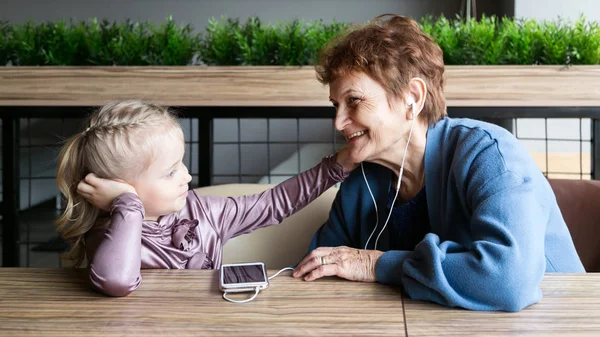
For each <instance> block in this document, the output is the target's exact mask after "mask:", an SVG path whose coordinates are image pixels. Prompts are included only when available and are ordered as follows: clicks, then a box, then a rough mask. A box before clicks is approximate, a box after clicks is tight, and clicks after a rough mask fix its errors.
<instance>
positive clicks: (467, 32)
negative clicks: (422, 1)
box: [0, 16, 600, 65]
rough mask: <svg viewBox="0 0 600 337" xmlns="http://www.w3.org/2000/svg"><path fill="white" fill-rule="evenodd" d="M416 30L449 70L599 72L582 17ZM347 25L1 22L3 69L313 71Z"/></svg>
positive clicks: (589, 26) (590, 27)
mask: <svg viewBox="0 0 600 337" xmlns="http://www.w3.org/2000/svg"><path fill="white" fill-rule="evenodd" d="M419 24H420V26H421V29H422V30H423V31H424V32H426V33H428V34H429V35H431V36H432V38H433V39H434V40H435V41H436V42H437V43H438V45H439V46H440V47H441V49H442V50H443V52H444V62H445V63H446V64H447V65H465V64H523V65H527V64H563V65H571V64H600V25H599V23H598V22H595V21H591V22H589V21H587V20H586V19H585V18H584V17H583V16H582V17H580V18H579V19H578V20H577V21H575V22H574V23H571V22H568V21H565V20H561V19H558V20H555V21H536V20H533V19H512V18H506V17H504V18H497V17H495V16H491V17H486V16H484V17H482V18H481V19H480V20H475V19H470V20H465V19H463V18H461V17H459V16H457V17H455V18H453V19H448V18H446V17H444V16H440V17H438V18H435V19H434V18H433V17H431V16H429V17H425V18H423V19H422V20H420V22H419ZM347 27H348V24H347V23H342V22H332V23H324V22H323V21H322V20H319V21H312V22H306V21H301V20H293V21H291V22H276V23H274V24H271V23H268V24H265V23H263V22H261V21H260V19H259V18H257V17H251V18H249V19H248V20H247V21H246V22H244V23H240V21H239V19H231V18H227V17H222V18H220V19H214V18H213V19H210V20H209V23H208V26H207V27H206V31H205V32H204V34H197V33H194V30H193V28H192V27H191V26H190V25H187V26H178V25H177V24H175V22H174V21H173V19H172V18H171V17H168V18H167V20H166V22H163V23H161V24H159V25H154V24H152V23H149V22H133V21H131V20H126V21H123V22H109V21H107V20H102V21H98V20H97V19H92V20H88V21H81V22H75V21H73V20H71V21H69V22H66V21H58V22H46V23H39V24H37V23H33V22H26V23H24V24H9V23H8V22H0V65H4V64H6V63H7V62H9V61H10V62H11V63H12V64H14V65H186V64H190V63H191V62H194V56H196V55H197V56H198V57H199V60H201V62H203V63H204V64H207V65H307V64H314V62H315V59H316V56H317V55H318V53H319V51H320V50H321V48H323V46H324V45H325V44H326V43H327V42H328V41H329V40H331V39H332V38H333V37H335V36H337V35H338V34H340V33H341V32H343V31H344V30H345V29H346V28H347Z"/></svg>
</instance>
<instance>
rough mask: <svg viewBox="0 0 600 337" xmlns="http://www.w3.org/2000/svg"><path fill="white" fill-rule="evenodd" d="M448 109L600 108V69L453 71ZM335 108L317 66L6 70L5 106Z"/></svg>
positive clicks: (1, 72) (1, 92)
mask: <svg viewBox="0 0 600 337" xmlns="http://www.w3.org/2000/svg"><path fill="white" fill-rule="evenodd" d="M446 79H447V84H446V89H445V92H446V98H447V102H448V106H449V107H458V106H460V107H474V106H479V107H542V106H552V107H563V106H576V107H590V106H597V107H600V66H573V67H570V68H568V69H567V68H565V67H562V66H447V68H446ZM132 98H141V99H148V100H152V101H156V102H158V103H161V104H164V105H170V106H307V107H308V106H329V105H330V103H329V101H328V90H327V88H325V87H323V86H322V85H321V84H320V83H319V82H317V80H316V77H315V72H314V69H313V68H312V67H266V66H248V67H239V66H238V67H153V66H152V67H0V106H97V105H102V104H104V103H105V102H107V101H110V100H121V99H132Z"/></svg>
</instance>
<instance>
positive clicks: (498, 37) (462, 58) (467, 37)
mask: <svg viewBox="0 0 600 337" xmlns="http://www.w3.org/2000/svg"><path fill="white" fill-rule="evenodd" d="M420 26H421V29H422V30H423V31H425V32H426V33H428V34H429V35H430V36H431V37H432V38H433V39H434V40H435V41H436V42H437V43H438V45H439V46H440V47H441V48H442V50H443V51H444V62H445V63H446V64H447V65H454V64H456V65H460V64H565V65H570V64H600V56H599V55H600V27H599V25H598V22H587V21H586V20H585V18H584V17H583V16H582V17H580V18H579V20H578V21H576V22H575V23H574V24H573V23H571V22H568V21H564V20H561V19H558V20H556V21H543V22H538V21H536V20H534V19H511V18H506V17H505V18H502V19H498V18H496V17H494V16H492V17H485V16H484V17H482V18H481V20H480V21H475V20H474V19H470V20H464V19H462V18H461V17H456V18H455V19H454V20H448V19H447V18H445V17H444V16H440V17H439V18H437V19H433V18H432V17H426V18H424V19H423V20H421V22H420Z"/></svg>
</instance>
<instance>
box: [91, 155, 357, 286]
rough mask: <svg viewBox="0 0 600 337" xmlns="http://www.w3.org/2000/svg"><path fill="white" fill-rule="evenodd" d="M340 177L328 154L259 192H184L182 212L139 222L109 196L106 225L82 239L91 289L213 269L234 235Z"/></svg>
mask: <svg viewBox="0 0 600 337" xmlns="http://www.w3.org/2000/svg"><path fill="white" fill-rule="evenodd" d="M346 177H347V173H345V172H344V170H343V168H342V166H341V165H339V164H337V163H336V155H331V156H328V157H325V158H323V160H322V161H321V162H320V163H319V164H318V165H317V166H315V167H313V168H312V169H310V170H307V171H305V172H303V173H301V174H299V175H297V176H295V177H293V178H290V179H288V180H286V181H284V182H283V183H281V184H279V185H277V186H275V187H273V188H271V189H269V190H266V191H264V192H262V193H259V194H254V195H248V196H240V197H217V196H199V195H198V194H196V192H195V191H193V190H190V191H189V192H188V196H187V202H186V205H185V207H184V208H183V209H182V210H181V211H179V212H176V213H172V214H168V215H165V216H162V217H160V218H159V219H158V220H157V221H145V220H144V206H143V205H142V203H141V201H140V199H139V198H138V197H137V195H135V194H133V193H125V194H122V195H121V196H119V197H117V198H116V199H115V200H114V201H113V203H112V208H111V211H110V221H109V223H108V225H106V226H95V227H93V228H92V230H90V231H89V232H88V233H87V234H86V237H85V248H86V254H87V259H88V261H89V277H90V281H91V283H92V286H93V287H94V288H95V289H97V290H98V291H100V292H102V293H104V294H107V295H111V296H125V295H128V294H129V293H131V292H132V291H133V290H135V289H137V287H139V285H140V283H141V281H142V277H141V273H140V269H142V268H144V269H146V268H148V269H216V268H219V267H220V266H221V252H222V248H223V245H224V244H225V243H226V242H227V241H228V240H229V239H230V238H233V237H235V236H238V235H240V234H245V233H250V232H252V231H254V230H255V229H258V228H262V227H267V226H270V225H274V224H278V223H280V222H281V221H282V220H283V219H285V218H286V217H288V216H290V215H292V214H293V213H294V212H296V211H298V210H300V209H301V208H303V207H304V206H306V205H307V204H309V203H310V202H311V201H313V200H314V199H316V198H317V197H318V196H319V195H321V194H322V193H323V192H325V191H326V190H327V189H328V188H330V187H331V186H332V185H334V184H335V183H337V182H340V181H342V180H343V179H344V178H346Z"/></svg>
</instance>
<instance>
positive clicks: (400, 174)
mask: <svg viewBox="0 0 600 337" xmlns="http://www.w3.org/2000/svg"><path fill="white" fill-rule="evenodd" d="M411 108H412V116H413V118H412V121H411V124H410V131H409V133H408V139H407V140H406V146H405V147H404V155H403V156H402V163H401V164H400V172H399V174H398V184H397V185H396V195H394V200H393V201H392V207H391V209H390V212H389V214H388V217H387V219H386V220H385V223H384V224H383V228H381V231H380V232H379V235H377V239H376V240H375V247H373V249H375V250H376V249H377V244H378V243H379V237H380V236H381V233H383V231H384V230H385V227H386V226H387V224H388V221H389V220H390V217H391V216H392V212H393V208H394V204H395V203H396V199H397V198H398V193H399V192H400V186H401V183H402V174H403V173H404V161H405V160H406V154H407V152H408V145H409V144H410V139H411V138H412V134H413V129H414V126H415V119H417V118H416V114H415V103H414V102H412V104H411ZM361 169H362V173H363V178H364V179H365V183H366V184H367V189H368V190H369V194H370V195H371V199H372V200H373V204H374V205H375V216H376V217H377V222H376V223H375V228H373V232H371V235H369V238H368V239H367V243H366V244H365V249H367V246H368V245H369V241H371V237H372V236H373V234H374V233H375V230H376V229H377V225H378V224H379V212H378V211H377V202H376V201H375V197H374V196H373V192H371V187H370V186H369V182H368V181H367V177H366V175H365V170H364V168H363V166H362V163H361Z"/></svg>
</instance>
